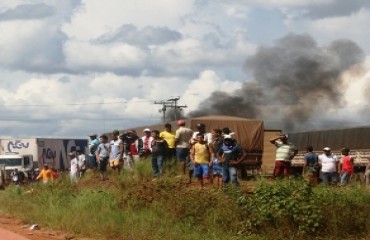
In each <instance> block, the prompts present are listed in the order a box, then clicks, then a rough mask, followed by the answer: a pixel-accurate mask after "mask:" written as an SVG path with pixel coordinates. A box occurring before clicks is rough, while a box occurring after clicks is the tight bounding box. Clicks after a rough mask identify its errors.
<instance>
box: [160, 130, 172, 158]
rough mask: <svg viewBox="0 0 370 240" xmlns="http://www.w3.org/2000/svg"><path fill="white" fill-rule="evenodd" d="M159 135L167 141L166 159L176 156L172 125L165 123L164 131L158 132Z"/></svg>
mask: <svg viewBox="0 0 370 240" xmlns="http://www.w3.org/2000/svg"><path fill="white" fill-rule="evenodd" d="M159 137H160V138H162V139H163V140H165V141H166V142H167V145H168V149H167V153H166V160H169V159H175V158H176V145H175V140H176V139H175V132H173V131H172V125H171V124H170V123H166V124H165V125H164V131H162V132H160V134H159Z"/></svg>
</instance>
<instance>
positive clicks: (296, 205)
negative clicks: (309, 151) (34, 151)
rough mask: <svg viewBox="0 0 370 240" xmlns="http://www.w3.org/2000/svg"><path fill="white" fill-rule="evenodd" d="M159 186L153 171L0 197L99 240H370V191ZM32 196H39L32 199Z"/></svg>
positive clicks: (24, 212) (49, 223)
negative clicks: (369, 239)
mask: <svg viewBox="0 0 370 240" xmlns="http://www.w3.org/2000/svg"><path fill="white" fill-rule="evenodd" d="M167 172H168V174H167V175H165V176H163V177H162V178H161V179H158V180H157V181H154V182H152V181H151V171H150V164H149V162H148V161H143V162H142V163H140V164H138V165H137V166H136V168H135V170H134V172H131V173H129V172H123V173H122V174H121V175H119V176H118V175H116V174H114V173H112V172H111V173H109V175H108V177H109V178H110V179H109V181H105V182H99V181H97V180H96V179H95V177H97V176H95V177H94V176H93V175H92V174H90V175H87V176H86V177H85V178H84V179H83V180H82V181H81V182H79V183H78V184H76V185H71V184H70V182H69V179H68V178H62V179H60V180H58V181H55V182H52V183H50V184H47V185H44V184H39V183H37V184H32V185H29V186H26V187H24V188H19V187H16V186H9V187H8V188H7V189H6V190H5V191H3V192H1V193H0V202H1V204H0V211H1V212H3V213H8V214H11V215H14V216H17V217H20V218H21V219H23V220H24V221H25V222H26V223H35V222H37V223H39V224H41V225H43V226H46V227H50V228H53V229H56V230H62V231H65V232H69V233H73V234H76V235H80V236H85V237H91V238H96V239H199V238H202V239H250V240H257V239H261V240H263V239H287V238H288V239H338V238H340V239H363V238H364V237H366V236H367V235H369V231H370V224H369V223H368V220H367V219H368V213H369V212H370V194H369V192H368V191H367V190H366V189H363V188H360V187H357V186H349V187H345V188H331V187H320V186H319V187H312V186H309V185H307V184H306V183H305V182H303V181H299V180H291V181H276V182H272V183H271V182H266V181H258V182H257V183H256V188H255V191H254V194H250V193H246V192H243V190H237V189H229V190H227V191H222V190H220V189H216V188H213V187H208V188H206V189H204V190H201V189H199V188H198V187H188V186H187V185H186V184H185V183H186V181H187V180H186V179H181V178H174V177H173V174H174V173H175V172H176V171H174V169H168V171H167ZM30 189H32V191H30Z"/></svg>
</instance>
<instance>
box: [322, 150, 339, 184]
mask: <svg viewBox="0 0 370 240" xmlns="http://www.w3.org/2000/svg"><path fill="white" fill-rule="evenodd" d="M323 152H324V153H323V154H321V155H320V156H319V165H320V167H321V173H322V181H323V183H324V184H328V183H329V182H331V183H332V184H334V185H335V184H337V183H338V180H339V175H338V165H339V164H338V163H339V161H338V158H337V156H335V155H334V154H333V153H332V152H331V149H330V148H329V147H325V148H324V149H323Z"/></svg>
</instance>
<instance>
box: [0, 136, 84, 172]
mask: <svg viewBox="0 0 370 240" xmlns="http://www.w3.org/2000/svg"><path fill="white" fill-rule="evenodd" d="M87 144H88V140H87V139H56V138H10V139H0V155H1V156H2V158H3V159H4V162H6V163H5V165H6V168H11V166H15V165H16V166H19V165H20V164H23V165H22V166H25V165H27V164H26V163H29V164H30V165H29V166H31V169H32V168H38V167H39V166H42V165H43V164H48V165H49V167H51V168H55V169H57V170H66V169H68V168H69V167H70V159H69V157H68V153H69V152H73V151H76V150H77V149H79V150H81V152H82V153H85V152H86V150H87ZM11 154H13V155H14V156H13V157H11V158H10V155H11ZM17 154H18V157H15V156H17ZM8 155H9V157H5V156H8ZM22 159H23V160H22ZM22 161H23V163H22ZM27 166H28V165H27Z"/></svg>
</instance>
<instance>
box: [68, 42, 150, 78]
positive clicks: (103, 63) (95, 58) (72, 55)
mask: <svg viewBox="0 0 370 240" xmlns="http://www.w3.org/2000/svg"><path fill="white" fill-rule="evenodd" d="M64 53H65V57H66V64H67V67H68V68H69V69H73V70H83V69H85V70H88V71H90V70H92V69H95V70H99V69H100V70H104V71H119V70H120V69H122V70H123V69H139V68H142V67H143V65H144V62H145V57H146V53H145V52H143V51H142V50H141V49H139V48H137V47H134V46H130V45H128V44H125V43H111V44H105V45H102V44H93V43H89V42H77V41H68V42H67V43H66V44H65V46H64Z"/></svg>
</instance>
